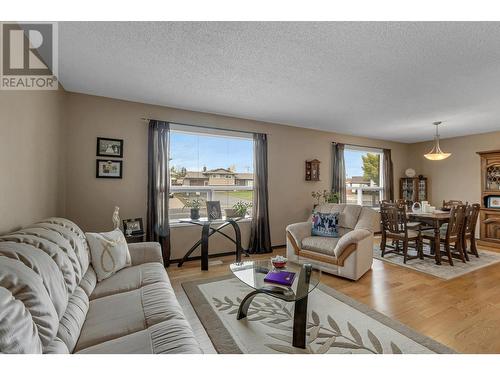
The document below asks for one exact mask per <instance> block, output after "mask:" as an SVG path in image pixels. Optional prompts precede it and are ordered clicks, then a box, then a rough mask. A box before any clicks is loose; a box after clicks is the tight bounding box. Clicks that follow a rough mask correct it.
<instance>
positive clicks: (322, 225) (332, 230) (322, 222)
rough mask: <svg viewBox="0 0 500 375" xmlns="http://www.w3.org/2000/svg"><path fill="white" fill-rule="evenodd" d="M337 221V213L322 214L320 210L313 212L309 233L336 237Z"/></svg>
mask: <svg viewBox="0 0 500 375" xmlns="http://www.w3.org/2000/svg"><path fill="white" fill-rule="evenodd" d="M338 221H339V214H338V213H332V214H324V213H321V212H313V215H312V231H311V234H312V235H313V236H321V237H334V238H338V237H339V232H338V229H337V226H338Z"/></svg>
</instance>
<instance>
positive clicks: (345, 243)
mask: <svg viewBox="0 0 500 375" xmlns="http://www.w3.org/2000/svg"><path fill="white" fill-rule="evenodd" d="M371 235H372V232H370V231H368V230H366V229H354V230H352V231H350V232H347V233H346V234H345V235H343V236H342V237H340V239H339V242H337V246H336V247H335V249H334V250H333V252H334V253H335V257H337V259H338V258H340V257H341V255H342V253H343V252H344V250H346V249H347V248H348V247H349V246H350V245H357V244H358V242H361V241H362V240H364V239H365V238H368V237H370V236H371Z"/></svg>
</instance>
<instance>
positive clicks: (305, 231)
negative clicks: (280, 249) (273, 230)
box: [286, 222, 311, 246]
mask: <svg viewBox="0 0 500 375" xmlns="http://www.w3.org/2000/svg"><path fill="white" fill-rule="evenodd" d="M286 231H287V232H288V233H290V234H291V235H292V237H293V239H294V240H295V242H296V243H297V245H298V246H302V240H303V239H304V238H306V237H310V236H311V223H309V222H304V223H295V224H290V225H289V226H287V227H286Z"/></svg>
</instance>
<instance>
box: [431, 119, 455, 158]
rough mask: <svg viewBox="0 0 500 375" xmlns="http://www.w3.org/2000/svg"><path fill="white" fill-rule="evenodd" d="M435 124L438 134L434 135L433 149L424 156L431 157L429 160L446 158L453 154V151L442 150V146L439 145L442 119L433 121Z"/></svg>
mask: <svg viewBox="0 0 500 375" xmlns="http://www.w3.org/2000/svg"><path fill="white" fill-rule="evenodd" d="M433 124H434V125H436V135H435V137H434V146H433V147H432V150H431V151H430V152H429V153H427V154H425V155H424V156H425V157H426V158H427V159H429V160H444V159H446V158H448V157H450V156H451V153H447V152H443V151H441V147H439V130H438V128H439V125H440V124H441V121H436V122H433Z"/></svg>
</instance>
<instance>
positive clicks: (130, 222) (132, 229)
mask: <svg viewBox="0 0 500 375" xmlns="http://www.w3.org/2000/svg"><path fill="white" fill-rule="evenodd" d="M122 222H123V233H125V234H126V235H127V236H133V235H135V234H144V226H143V225H142V217H137V218H135V219H126V220H123V221H122Z"/></svg>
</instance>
